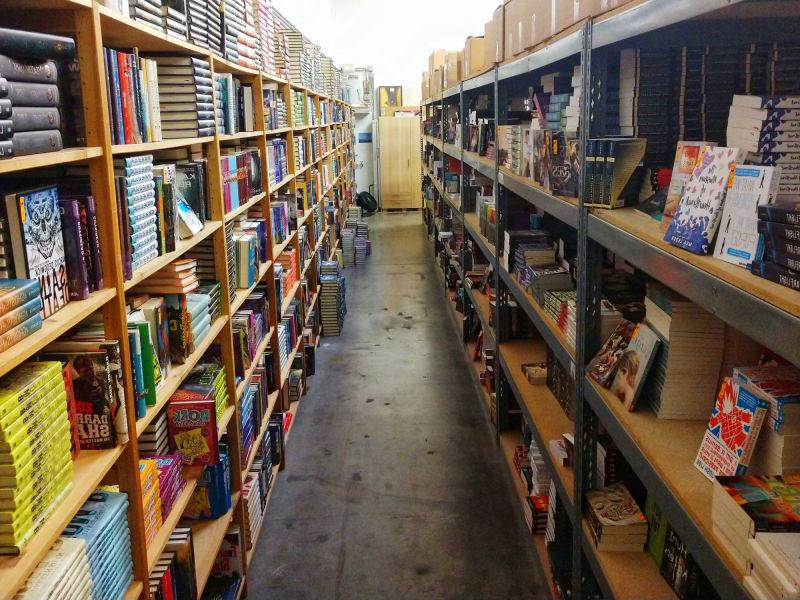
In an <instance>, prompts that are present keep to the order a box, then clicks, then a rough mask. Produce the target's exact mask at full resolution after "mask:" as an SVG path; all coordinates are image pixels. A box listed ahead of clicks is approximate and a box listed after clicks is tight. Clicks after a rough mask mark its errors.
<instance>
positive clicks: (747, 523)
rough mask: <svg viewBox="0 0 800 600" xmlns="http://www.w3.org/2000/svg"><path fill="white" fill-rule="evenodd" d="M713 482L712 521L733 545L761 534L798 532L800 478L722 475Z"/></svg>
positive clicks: (799, 525)
mask: <svg viewBox="0 0 800 600" xmlns="http://www.w3.org/2000/svg"><path fill="white" fill-rule="evenodd" d="M714 482H715V483H714V487H713V491H712V496H711V514H712V519H713V520H714V521H715V523H720V524H723V525H724V526H725V528H726V537H727V538H728V539H729V540H731V541H732V542H734V543H741V544H745V543H746V540H747V539H749V538H753V537H756V534H757V533H760V532H772V533H788V532H792V533H797V532H800V500H798V499H800V477H798V476H784V477H778V476H768V475H740V476H721V477H715V478H714Z"/></svg>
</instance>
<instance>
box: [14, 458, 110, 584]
mask: <svg viewBox="0 0 800 600" xmlns="http://www.w3.org/2000/svg"><path fill="white" fill-rule="evenodd" d="M123 450H124V446H117V447H116V448H113V449H111V450H82V451H81V453H80V454H79V455H78V458H77V459H76V460H75V461H74V462H73V476H72V490H71V491H70V492H69V493H68V494H67V497H66V498H65V499H64V500H63V501H62V502H61V503H60V504H59V505H58V506H57V507H56V508H55V509H54V510H53V513H52V514H51V515H50V518H49V519H48V520H47V521H46V522H45V523H44V525H43V526H42V528H41V529H40V530H39V531H38V532H37V533H36V535H35V536H34V538H33V539H32V540H31V541H30V543H29V544H28V545H27V546H26V547H25V550H24V551H23V553H22V554H21V555H19V556H2V557H0V598H11V597H12V596H14V594H15V593H16V591H17V590H18V589H19V588H20V587H22V585H24V583H25V581H26V580H27V578H28V576H29V575H30V574H31V573H32V572H33V570H34V569H35V568H36V566H37V565H38V564H39V561H41V560H42V559H43V558H44V557H45V555H46V554H47V552H48V551H49V550H50V547H51V546H52V545H53V542H55V541H56V539H57V538H58V537H59V536H60V535H61V533H62V532H63V531H64V527H66V526H67V524H68V523H69V522H70V521H71V520H72V517H74V516H75V513H76V512H78V510H79V509H80V508H81V506H83V503H84V502H86V499H87V498H88V497H89V495H90V494H91V493H92V492H94V490H95V489H96V488H97V486H98V485H99V484H100V482H101V481H102V479H103V477H105V475H106V473H108V472H109V471H110V470H111V468H112V467H113V466H114V463H116V462H117V459H118V458H119V457H120V455H121V454H122V451H123Z"/></svg>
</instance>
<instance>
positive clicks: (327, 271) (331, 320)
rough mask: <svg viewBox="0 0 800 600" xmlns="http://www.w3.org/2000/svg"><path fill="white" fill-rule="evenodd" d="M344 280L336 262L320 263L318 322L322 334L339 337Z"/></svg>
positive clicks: (342, 313) (344, 310)
mask: <svg viewBox="0 0 800 600" xmlns="http://www.w3.org/2000/svg"><path fill="white" fill-rule="evenodd" d="M344 296H345V279H344V276H342V274H341V273H340V271H339V263H338V262H337V261H322V263H320V292H319V297H320V304H319V305H320V320H321V322H322V330H323V333H324V334H325V335H326V336H327V335H339V334H340V333H341V330H342V325H343V324H344V315H345V313H346V310H347V309H346V306H345V302H344Z"/></svg>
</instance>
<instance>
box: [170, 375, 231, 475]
mask: <svg viewBox="0 0 800 600" xmlns="http://www.w3.org/2000/svg"><path fill="white" fill-rule="evenodd" d="M167 419H168V424H169V440H170V448H171V449H172V450H173V451H174V452H177V453H178V454H180V455H181V457H182V458H183V464H184V465H186V466H192V465H215V464H217V463H218V462H219V448H218V445H217V413H216V410H215V404H214V400H213V399H207V398H205V397H204V396H203V395H202V394H198V393H196V392H188V391H185V390H178V391H177V392H175V394H173V395H172V397H171V398H170V402H169V405H168V406H167Z"/></svg>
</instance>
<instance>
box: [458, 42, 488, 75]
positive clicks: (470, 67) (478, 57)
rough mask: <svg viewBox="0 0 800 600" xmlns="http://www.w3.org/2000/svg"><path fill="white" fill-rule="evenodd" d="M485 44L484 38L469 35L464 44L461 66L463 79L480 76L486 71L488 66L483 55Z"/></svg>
mask: <svg viewBox="0 0 800 600" xmlns="http://www.w3.org/2000/svg"><path fill="white" fill-rule="evenodd" d="M485 42H486V38H485V37H483V36H482V35H480V36H475V35H471V36H469V37H468V38H467V39H466V41H465V42H464V50H463V52H464V64H463V66H462V69H463V73H462V75H463V77H464V79H469V78H470V77H475V75H480V74H481V73H483V72H484V71H485V70H486V67H487V66H488V65H487V63H486V56H485V55H484V46H485Z"/></svg>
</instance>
